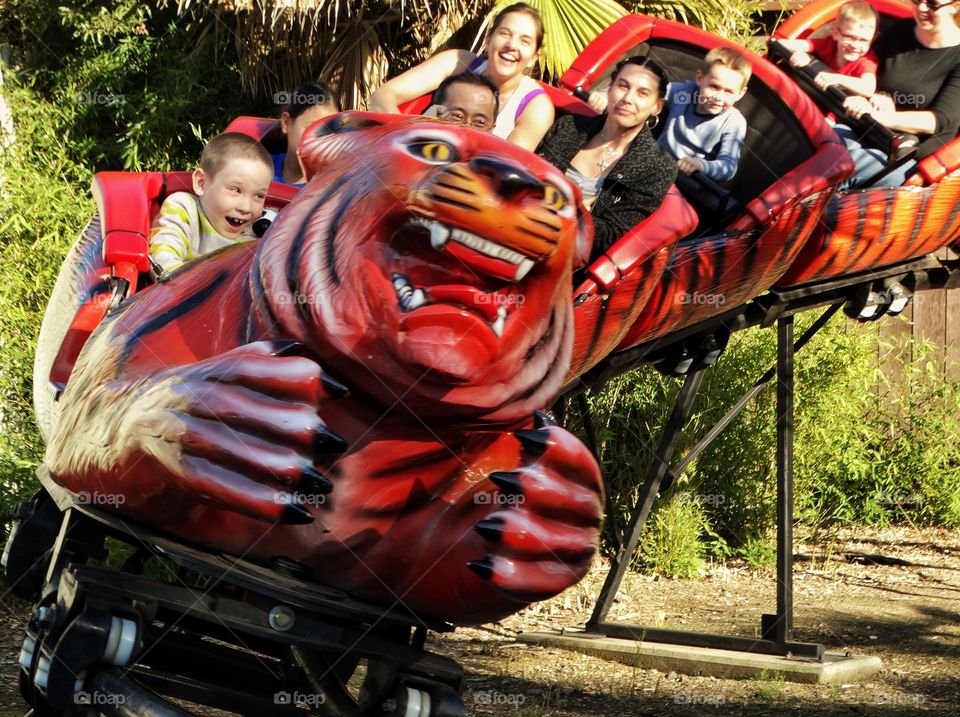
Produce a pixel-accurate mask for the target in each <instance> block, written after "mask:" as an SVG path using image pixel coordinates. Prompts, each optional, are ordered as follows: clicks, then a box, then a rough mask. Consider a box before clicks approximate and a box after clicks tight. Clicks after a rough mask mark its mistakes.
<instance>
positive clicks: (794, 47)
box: [775, 37, 813, 52]
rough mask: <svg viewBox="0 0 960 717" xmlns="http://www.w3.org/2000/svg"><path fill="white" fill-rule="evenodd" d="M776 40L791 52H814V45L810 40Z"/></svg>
mask: <svg viewBox="0 0 960 717" xmlns="http://www.w3.org/2000/svg"><path fill="white" fill-rule="evenodd" d="M775 39H776V41H777V42H779V43H780V44H781V45H783V46H784V47H785V48H787V49H788V50H790V52H811V51H812V50H813V43H812V42H810V41H809V40H787V39H783V40H781V39H780V38H779V37H778V38H775Z"/></svg>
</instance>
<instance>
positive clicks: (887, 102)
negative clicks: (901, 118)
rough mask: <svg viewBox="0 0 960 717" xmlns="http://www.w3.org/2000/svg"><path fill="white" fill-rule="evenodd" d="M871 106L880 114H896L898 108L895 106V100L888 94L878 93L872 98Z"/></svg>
mask: <svg viewBox="0 0 960 717" xmlns="http://www.w3.org/2000/svg"><path fill="white" fill-rule="evenodd" d="M870 105H871V106H872V107H873V109H874V110H876V111H877V112H879V113H880V114H888V113H890V112H896V111H897V106H896V105H895V104H893V98H892V97H891V96H890V95H888V94H887V93H886V92H877V93H876V94H874V95H871V96H870Z"/></svg>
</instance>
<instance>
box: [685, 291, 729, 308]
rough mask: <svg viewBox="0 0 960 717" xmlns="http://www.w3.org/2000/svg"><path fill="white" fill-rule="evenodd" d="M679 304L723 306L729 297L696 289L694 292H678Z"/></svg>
mask: <svg viewBox="0 0 960 717" xmlns="http://www.w3.org/2000/svg"><path fill="white" fill-rule="evenodd" d="M677 303H678V304H684V305H686V304H692V305H694V306H723V305H724V304H726V303H727V297H726V296H724V295H723V294H709V293H702V292H699V291H694V292H693V293H692V294H691V293H690V292H688V291H684V292H681V293H679V294H677Z"/></svg>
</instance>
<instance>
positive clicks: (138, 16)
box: [0, 0, 276, 519]
mask: <svg viewBox="0 0 960 717" xmlns="http://www.w3.org/2000/svg"><path fill="white" fill-rule="evenodd" d="M198 12H199V11H198ZM201 20H202V16H200V15H198V14H195V15H187V16H184V17H177V16H176V15H175V12H174V8H172V7H167V9H165V10H157V9H155V8H152V7H151V6H150V5H147V4H142V3H138V2H133V1H132V0H122V1H121V2H120V3H106V2H90V1H87V2H80V3H74V4H72V5H71V6H69V7H64V6H62V5H61V4H60V3H57V2H50V1H49V0H21V1H20V2H13V3H7V4H4V5H3V6H2V7H0V44H3V45H7V46H9V47H12V48H13V49H12V51H11V53H10V54H11V57H12V62H13V66H12V67H10V68H7V69H5V71H4V81H5V87H4V89H3V92H4V96H5V97H6V99H7V101H8V103H9V105H10V107H11V110H12V112H13V118H14V124H15V126H16V133H17V139H16V142H15V143H14V144H13V145H12V146H11V147H9V148H7V149H6V150H5V151H3V152H2V153H0V176H2V177H3V187H2V191H0V400H2V402H3V403H2V409H0V519H2V518H3V517H4V516H6V515H9V513H10V510H11V508H12V505H13V503H15V502H16V501H17V500H19V499H20V498H22V497H23V496H25V495H27V494H29V493H31V492H32V491H33V490H34V489H35V486H36V481H35V478H34V476H33V470H34V468H35V467H36V465H37V464H38V463H39V462H40V460H41V458H42V455H43V446H42V444H41V442H40V438H39V435H38V433H37V430H36V426H35V425H34V422H33V408H32V398H31V396H32V389H31V382H32V367H33V354H34V347H35V343H36V337H37V333H38V332H39V327H40V320H41V318H42V315H43V310H44V307H45V305H46V301H47V297H48V296H49V294H50V291H51V290H52V287H53V282H54V280H55V279H56V275H57V272H58V271H59V268H60V264H61V262H62V260H63V257H64V255H65V254H66V251H67V249H68V248H69V246H70V245H71V244H72V242H73V241H74V240H75V239H76V237H77V236H78V235H79V233H80V231H81V229H82V228H83V227H84V226H85V225H86V222H87V221H88V220H89V217H90V216H91V214H92V213H93V211H94V204H93V201H92V199H91V196H90V191H89V187H90V180H91V179H92V177H93V172H94V171H99V170H104V169H134V170H145V169H151V170H153V169H168V168H182V169H187V168H190V167H192V166H195V164H196V162H197V159H198V157H199V152H200V149H201V147H202V139H201V138H203V137H209V136H212V135H213V134H215V133H217V132H219V131H221V130H222V129H223V127H224V126H225V125H226V124H227V123H228V122H229V121H230V120H231V119H232V118H233V117H235V116H237V115H240V114H257V113H275V112H276V108H274V107H269V106H262V105H261V106H257V105H256V104H253V103H252V102H251V101H250V100H249V99H247V98H245V97H243V96H242V94H241V93H240V86H241V83H240V79H239V74H238V71H237V69H236V60H235V58H234V56H233V50H232V45H229V44H225V45H219V44H217V42H216V41H215V39H214V37H213V34H212V33H209V32H205V31H204V28H203V26H202V23H201V22H200V21H201ZM208 25H209V23H208Z"/></svg>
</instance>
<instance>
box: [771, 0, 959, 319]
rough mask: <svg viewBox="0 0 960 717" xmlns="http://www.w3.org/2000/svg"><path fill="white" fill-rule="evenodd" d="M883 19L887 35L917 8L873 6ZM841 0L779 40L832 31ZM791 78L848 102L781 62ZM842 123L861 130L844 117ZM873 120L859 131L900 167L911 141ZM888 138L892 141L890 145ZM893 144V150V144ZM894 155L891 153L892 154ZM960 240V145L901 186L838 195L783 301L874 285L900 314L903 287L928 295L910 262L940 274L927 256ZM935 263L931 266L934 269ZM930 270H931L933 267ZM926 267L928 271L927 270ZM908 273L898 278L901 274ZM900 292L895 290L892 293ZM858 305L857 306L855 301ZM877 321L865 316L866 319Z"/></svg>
mask: <svg viewBox="0 0 960 717" xmlns="http://www.w3.org/2000/svg"><path fill="white" fill-rule="evenodd" d="M870 3H871V4H872V5H873V6H874V7H875V8H876V10H877V11H878V13H879V14H880V18H881V29H882V28H883V27H884V26H887V25H889V24H890V23H891V22H893V21H895V20H897V19H900V18H905V17H908V16H910V15H911V12H912V11H911V7H912V6H911V5H910V4H908V3H906V2H898V1H895V0H870ZM842 4H843V0H817V1H816V2H812V3H810V4H808V5H806V6H805V7H803V8H802V9H801V10H799V11H798V12H797V13H795V14H794V15H793V16H791V17H790V18H788V19H787V20H786V21H785V22H784V23H783V24H782V25H781V26H780V27H779V28H777V30H776V32H775V33H774V38H775V39H776V38H807V37H810V36H813V35H815V34H817V33H823V32H825V31H826V27H827V25H828V24H829V23H830V22H832V21H833V19H834V18H835V17H836V15H837V12H838V10H839V8H840V6H841V5H842ZM783 68H784V70H785V71H786V72H788V73H791V74H793V75H794V76H795V77H797V78H798V81H800V82H803V83H805V86H806V87H807V88H808V91H809V92H810V94H811V95H812V96H813V97H815V98H817V100H818V101H819V103H820V104H821V106H822V107H824V108H825V109H827V110H829V111H833V112H838V110H841V111H842V108H839V107H838V102H842V97H840V96H839V95H838V94H837V92H836V91H831V92H828V93H824V92H822V91H820V90H818V89H817V88H816V87H815V86H813V85H812V84H811V83H810V82H809V72H804V71H803V70H802V69H801V70H797V69H795V68H792V67H790V66H789V65H788V64H787V63H786V62H783ZM838 117H840V120H841V121H843V122H847V123H849V124H852V125H854V126H856V123H855V122H853V121H851V120H849V119H846V118H844V117H843V116H842V115H841V114H839V113H838ZM870 124H871V122H870V121H869V120H867V121H866V122H865V123H864V124H862V125H861V126H860V127H859V129H860V130H861V132H864V133H868V134H867V136H868V141H869V137H870V136H871V134H870V133H874V134H877V135H880V136H879V137H874V139H873V142H872V143H873V145H874V146H877V147H880V148H881V149H885V150H887V151H888V152H890V155H891V159H892V160H893V161H897V160H899V159H901V158H904V157H905V156H909V153H908V152H904V151H900V150H902V149H903V148H904V146H906V148H907V149H909V145H910V144H911V140H910V138H909V137H903V136H898V135H893V134H891V133H890V132H889V131H885V128H882V127H879V126H874V127H871V126H870ZM884 135H885V137H886V138H884ZM891 140H892V142H893V144H891ZM891 150H892V151H891ZM958 237H960V138H958V139H954V140H953V141H951V142H950V143H948V144H946V145H944V146H943V147H940V148H939V149H937V150H936V151H935V152H933V153H932V154H930V155H928V156H925V157H921V158H920V160H919V164H918V169H917V172H916V174H914V175H913V176H911V177H910V178H909V179H908V181H907V183H906V184H905V185H903V186H901V187H889V188H883V187H876V188H871V187H869V186H868V187H864V188H859V189H855V190H851V191H849V192H838V193H837V194H836V196H835V197H834V198H833V200H832V201H831V202H830V203H829V205H828V206H827V208H826V211H825V212H824V218H823V221H822V222H820V223H819V224H818V225H817V226H816V227H815V229H814V231H813V233H812V234H810V236H809V239H808V240H807V241H806V243H805V245H804V246H803V248H802V250H801V251H800V252H799V254H797V256H796V259H795V260H794V261H793V263H792V265H791V266H790V267H789V269H787V271H786V272H785V273H784V275H783V276H782V277H780V279H779V280H778V281H777V291H778V292H780V293H782V294H784V295H796V294H799V293H802V292H804V291H809V292H813V291H817V290H818V288H819V287H822V286H825V285H831V286H837V285H839V284H841V283H847V284H850V285H854V284H863V283H864V282H867V283H870V279H871V277H875V278H876V282H875V286H872V287H871V291H872V292H873V293H882V294H884V295H886V296H888V300H887V302H886V304H888V305H890V304H894V302H895V305H894V309H897V308H899V309H902V308H903V306H904V305H905V303H906V302H905V301H904V300H903V299H902V298H901V296H902V289H903V287H902V286H900V283H901V282H900V280H901V279H902V280H903V282H904V283H906V284H907V285H908V290H910V289H912V288H922V287H921V286H919V285H917V286H916V287H910V284H911V283H915V282H918V281H919V282H921V283H922V282H924V281H925V279H923V278H922V277H919V278H918V276H919V275H918V274H917V273H916V272H913V271H912V269H911V267H912V266H914V265H913V264H912V263H911V262H919V263H917V264H916V266H917V267H919V269H918V270H919V272H920V273H921V274H922V273H924V272H928V271H929V270H938V267H937V266H935V265H934V264H935V263H936V262H933V260H932V258H931V259H930V260H929V261H927V262H926V263H925V262H924V260H923V257H926V256H927V255H931V254H934V253H935V252H937V251H939V250H941V249H944V248H946V247H950V246H951V245H952V246H954V247H956V246H957V239H958ZM931 262H932V263H931ZM927 264H929V266H927ZM921 265H922V266H921ZM901 266H902V267H903V271H898V270H897V267H901ZM890 287H894V288H895V290H894V291H889V290H888V289H889V288H890ZM854 303H857V302H854ZM877 315H879V314H877V313H875V312H873V311H870V310H867V313H866V315H865V316H863V317H861V318H869V317H874V316H877Z"/></svg>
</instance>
